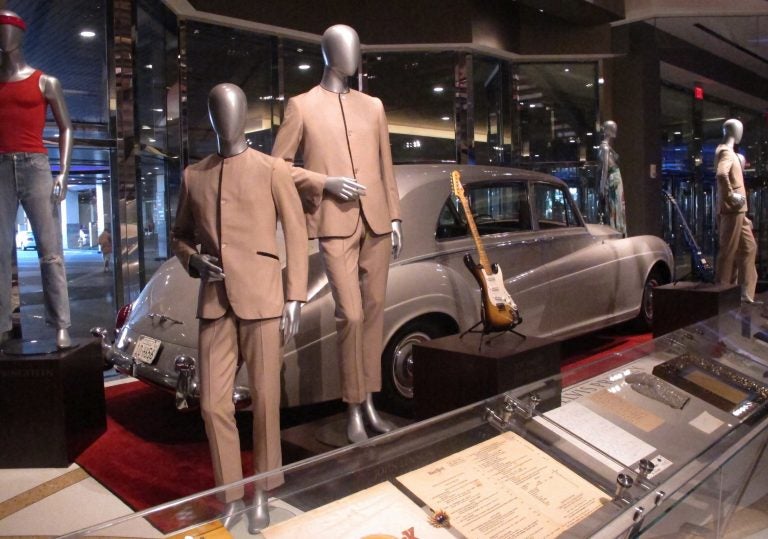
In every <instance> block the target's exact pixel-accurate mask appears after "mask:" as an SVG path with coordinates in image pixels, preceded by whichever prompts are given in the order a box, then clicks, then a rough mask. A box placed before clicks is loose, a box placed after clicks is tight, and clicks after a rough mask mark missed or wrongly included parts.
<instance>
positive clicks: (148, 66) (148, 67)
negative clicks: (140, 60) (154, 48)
mask: <svg viewBox="0 0 768 539" xmlns="http://www.w3.org/2000/svg"><path fill="white" fill-rule="evenodd" d="M144 67H146V68H147V69H152V64H147V65H145V66H144Z"/></svg>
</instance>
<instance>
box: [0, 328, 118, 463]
mask: <svg viewBox="0 0 768 539" xmlns="http://www.w3.org/2000/svg"><path fill="white" fill-rule="evenodd" d="M0 348H2V350H0V468H49V467H50V468H59V467H66V466H69V465H70V464H71V463H72V462H73V461H74V460H75V458H77V456H78V455H79V454H80V453H82V452H83V450H85V448H86V447H88V446H89V445H90V444H91V443H92V442H93V441H94V440H96V438H98V437H99V436H100V435H101V434H102V433H103V432H104V431H105V430H106V426H107V422H106V407H105V403H104V377H103V370H102V365H103V361H104V360H103V359H102V357H101V344H100V343H99V341H98V340H90V339H89V340H85V339H74V340H73V347H72V348H70V349H67V350H62V351H57V350H56V345H55V342H53V341H35V342H21V341H8V342H6V343H4V344H3V345H2V347H0Z"/></svg>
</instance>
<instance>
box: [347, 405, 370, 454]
mask: <svg viewBox="0 0 768 539" xmlns="http://www.w3.org/2000/svg"><path fill="white" fill-rule="evenodd" d="M367 439H368V433H367V432H365V424H364V423H363V406H362V404H356V403H349V409H348V410H347V440H349V441H350V442H351V443H353V444H354V443H357V442H363V441H365V440H367Z"/></svg>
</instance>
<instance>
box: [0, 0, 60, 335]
mask: <svg viewBox="0 0 768 539" xmlns="http://www.w3.org/2000/svg"><path fill="white" fill-rule="evenodd" d="M25 31H26V25H25V24H24V21H23V20H22V19H21V18H20V17H19V16H18V15H17V14H16V13H14V12H12V11H8V10H0V157H1V158H4V159H5V160H6V163H9V162H10V163H12V164H13V167H14V168H13V170H14V171H16V170H17V169H18V170H21V164H22V161H24V160H27V161H29V162H33V160H34V159H35V157H36V156H38V157H40V158H42V159H43V160H47V155H46V150H45V147H44V146H43V139H42V137H43V128H44V127H45V111H46V108H47V107H48V106H50V107H51V111H52V112H53V117H54V119H55V121H56V124H57V125H58V127H59V138H58V142H59V155H60V164H61V165H60V166H61V170H60V173H59V174H58V175H57V176H56V177H55V178H52V185H51V191H50V200H49V203H52V204H54V205H55V209H56V211H54V212H51V211H47V212H45V211H37V212H30V211H29V210H30V208H27V207H26V204H37V208H39V207H40V205H41V204H45V202H44V201H41V200H39V199H37V200H32V201H30V200H29V197H30V196H31V195H29V194H28V193H24V194H22V193H21V192H17V193H16V195H17V199H19V200H20V201H21V202H22V204H25V202H26V204H25V210H27V216H28V217H29V218H30V222H31V223H32V228H33V230H35V235H36V236H37V231H38V230H39V231H41V235H42V231H43V230H45V231H46V232H49V231H50V230H51V229H52V228H51V227H52V226H54V225H56V226H59V231H60V230H61V229H60V224H59V223H51V222H45V223H40V222H39V221H41V220H48V219H51V218H50V215H52V214H53V215H57V214H58V205H59V203H60V202H61V201H62V200H64V198H65V197H66V194H67V175H68V173H69V165H70V160H71V156H72V124H71V122H70V119H69V113H68V112H67V107H66V104H65V102H64V95H63V92H62V89H61V85H60V83H59V81H58V80H57V79H56V78H55V77H52V76H50V75H46V74H44V73H41V72H40V71H38V70H35V69H34V68H33V67H31V66H29V65H28V64H27V63H26V61H25V60H24V55H23V52H22V49H21V45H22V42H23V39H24V34H25ZM43 162H44V163H45V161H43ZM17 163H18V165H17ZM38 163H39V160H38ZM3 170H6V169H3ZM0 180H3V181H6V182H8V181H13V178H10V179H8V178H0ZM16 181H17V182H18V178H16ZM11 194H12V193H11ZM22 195H23V196H22ZM35 196H37V195H35ZM24 197H26V198H24ZM30 207H31V206H30ZM33 214H34V215H33ZM14 215H15V213H14ZM35 221H38V222H35ZM7 224H8V223H5V222H4V223H3V224H2V226H1V227H0V234H2V235H6V236H8V235H13V234H14V233H15V230H5V229H6V228H8V226H7ZM11 228H15V227H13V226H12V227H11ZM49 235H51V234H50V233H49ZM54 239H55V240H56V243H57V245H56V246H54V247H55V248H52V249H51V251H55V252H52V253H50V254H44V253H42V252H41V250H40V249H39V248H38V256H39V257H40V262H41V268H42V266H43V264H48V265H55V266H57V267H56V268H54V269H53V270H51V268H50V267H46V270H45V271H43V289H44V294H46V295H47V297H46V303H47V304H48V303H55V305H54V306H53V307H52V308H51V313H52V316H48V318H51V320H49V323H51V324H53V325H55V326H57V327H56V329H57V333H56V345H57V346H58V347H59V348H67V347H69V346H71V341H70V337H69V331H68V328H69V303H68V301H69V300H68V295H67V291H66V277H65V276H64V268H63V254H62V252H61V242H60V241H59V238H54ZM39 240H40V238H38V245H39V244H40V241H39ZM5 254H7V253H3V255H5ZM51 272H54V273H55V275H53V276H51V277H49V276H50V275H52V274H51ZM62 277H63V285H62ZM2 280H3V281H5V280H8V281H9V282H8V283H6V282H0V291H2V292H3V294H5V292H6V290H5V289H6V288H7V289H8V290H7V291H8V292H9V290H10V285H11V283H10V279H9V278H7V279H6V278H5V276H3V279H2ZM46 285H47V287H48V289H49V292H48V293H46V290H45V289H46ZM62 286H63V290H62ZM3 301H4V300H3ZM46 307H48V306H46ZM4 310H7V307H6V308H5V309H4ZM0 314H2V315H3V316H4V317H5V316H6V313H4V312H3V313H0ZM46 314H47V315H48V314H50V313H48V312H47V313H46ZM54 315H55V316H54ZM7 324H9V322H8V321H6V320H0V332H6V330H7ZM62 326H64V327H62Z"/></svg>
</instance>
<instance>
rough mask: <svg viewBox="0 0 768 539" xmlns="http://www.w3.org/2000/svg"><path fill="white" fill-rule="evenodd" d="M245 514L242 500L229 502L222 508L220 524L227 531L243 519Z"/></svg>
mask: <svg viewBox="0 0 768 539" xmlns="http://www.w3.org/2000/svg"><path fill="white" fill-rule="evenodd" d="M244 512H245V503H244V502H243V500H235V501H234V502H229V503H227V505H226V506H225V507H224V512H223V513H222V515H221V523H222V524H223V525H224V527H225V528H226V529H228V530H231V529H232V528H234V527H235V526H236V525H237V523H238V522H240V520H242V518H243V513H244Z"/></svg>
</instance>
